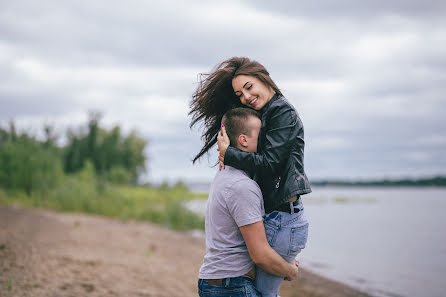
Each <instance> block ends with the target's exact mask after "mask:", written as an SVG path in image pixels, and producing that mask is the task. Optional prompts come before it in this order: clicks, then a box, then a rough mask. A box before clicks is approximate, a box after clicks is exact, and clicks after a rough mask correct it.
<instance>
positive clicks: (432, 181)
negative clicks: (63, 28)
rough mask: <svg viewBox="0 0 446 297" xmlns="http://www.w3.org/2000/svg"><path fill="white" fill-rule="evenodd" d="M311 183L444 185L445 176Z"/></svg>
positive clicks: (333, 184) (315, 184)
mask: <svg viewBox="0 0 446 297" xmlns="http://www.w3.org/2000/svg"><path fill="white" fill-rule="evenodd" d="M311 185H313V186H317V187H326V186H330V187H331V186H335V187H446V177H444V176H437V177H433V178H417V179H415V178H414V179H409V178H407V179H379V180H368V181H345V180H319V181H312V182H311Z"/></svg>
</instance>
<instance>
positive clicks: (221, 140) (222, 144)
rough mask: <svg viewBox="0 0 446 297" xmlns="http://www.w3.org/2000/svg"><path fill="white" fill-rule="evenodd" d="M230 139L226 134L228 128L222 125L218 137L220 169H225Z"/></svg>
mask: <svg viewBox="0 0 446 297" xmlns="http://www.w3.org/2000/svg"><path fill="white" fill-rule="evenodd" d="M229 143H230V141H229V137H228V134H226V128H225V126H224V125H223V124H222V125H221V130H220V132H219V133H218V135H217V146H218V149H217V150H218V151H219V152H220V154H219V156H218V162H219V169H220V170H221V169H225V163H224V161H225V153H226V150H227V149H228V146H229Z"/></svg>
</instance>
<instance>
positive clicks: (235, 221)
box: [199, 166, 265, 279]
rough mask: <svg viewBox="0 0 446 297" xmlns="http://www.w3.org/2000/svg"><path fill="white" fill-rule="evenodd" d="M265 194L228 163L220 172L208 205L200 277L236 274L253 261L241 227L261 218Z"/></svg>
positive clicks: (248, 266) (244, 174) (215, 179)
mask: <svg viewBox="0 0 446 297" xmlns="http://www.w3.org/2000/svg"><path fill="white" fill-rule="evenodd" d="M264 213H265V212H264V208H263V199H262V193H261V191H260V188H259V186H258V185H257V183H256V182H254V181H253V180H252V179H250V178H249V177H248V176H247V175H246V173H244V172H243V171H241V170H238V169H235V168H232V167H230V166H226V169H225V170H222V171H218V172H217V174H216V176H215V178H214V181H213V183H212V187H211V190H210V193H209V200H208V203H207V206H206V227H205V228H206V256H205V257H204V261H203V265H202V266H201V268H200V274H199V278H201V279H219V278H227V277H237V276H241V275H244V274H246V273H247V272H248V271H250V270H251V269H252V268H253V266H254V263H253V262H252V260H251V258H250V257H249V253H248V249H247V247H246V244H245V241H244V239H243V236H242V234H241V233H240V230H239V227H242V226H245V225H249V224H252V223H255V222H259V221H262V219H263V215H264Z"/></svg>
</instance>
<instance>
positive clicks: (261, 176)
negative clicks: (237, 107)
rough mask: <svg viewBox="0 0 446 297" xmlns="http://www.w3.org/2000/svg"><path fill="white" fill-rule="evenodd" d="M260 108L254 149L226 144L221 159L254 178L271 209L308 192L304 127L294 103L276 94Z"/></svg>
mask: <svg viewBox="0 0 446 297" xmlns="http://www.w3.org/2000/svg"><path fill="white" fill-rule="evenodd" d="M260 112H261V116H262V127H261V129H260V134H259V142H258V145H257V153H248V152H244V151H241V150H239V149H237V148H235V147H233V146H229V147H228V149H227V150H226V153H225V159H224V163H225V164H226V165H229V166H232V167H235V168H238V169H241V170H244V171H246V172H247V173H248V174H249V175H250V176H251V177H253V178H254V179H255V180H256V181H257V183H258V184H259V186H260V188H261V189H262V193H263V200H264V202H265V211H266V213H270V212H272V211H273V210H274V209H276V208H277V207H278V206H279V205H281V204H283V203H285V201H286V200H288V199H289V198H290V197H292V196H294V195H303V194H307V193H310V192H311V186H310V182H309V181H308V178H307V176H306V175H305V171H304V145H305V143H304V128H303V124H302V121H301V120H300V118H299V116H298V114H297V112H296V110H295V109H294V107H293V106H292V105H291V104H290V103H289V102H288V101H287V100H286V99H285V97H283V96H281V95H278V94H275V95H274V96H273V97H272V98H271V100H270V101H269V102H268V103H267V104H266V105H265V106H264V107H263V108H262V109H261V110H260Z"/></svg>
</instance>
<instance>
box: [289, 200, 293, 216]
mask: <svg viewBox="0 0 446 297" xmlns="http://www.w3.org/2000/svg"><path fill="white" fill-rule="evenodd" d="M290 210H291V214H294V201H290Z"/></svg>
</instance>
